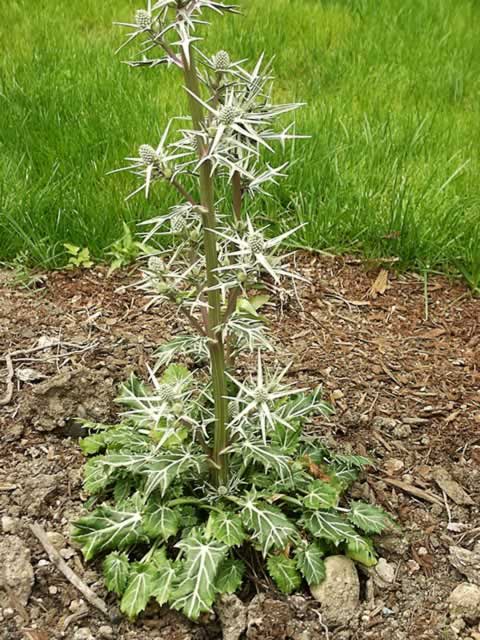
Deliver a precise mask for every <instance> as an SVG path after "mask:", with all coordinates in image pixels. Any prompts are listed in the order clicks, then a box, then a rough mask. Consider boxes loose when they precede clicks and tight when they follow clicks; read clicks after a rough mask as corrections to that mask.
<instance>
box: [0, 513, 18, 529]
mask: <svg viewBox="0 0 480 640" xmlns="http://www.w3.org/2000/svg"><path fill="white" fill-rule="evenodd" d="M16 528H17V526H16V522H15V520H14V519H13V518H10V516H2V531H3V533H15V530H16Z"/></svg>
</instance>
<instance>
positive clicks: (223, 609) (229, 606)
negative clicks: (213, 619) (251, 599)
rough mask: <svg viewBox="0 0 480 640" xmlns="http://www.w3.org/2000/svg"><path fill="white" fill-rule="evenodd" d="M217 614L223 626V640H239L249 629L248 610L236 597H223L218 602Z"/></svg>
mask: <svg viewBox="0 0 480 640" xmlns="http://www.w3.org/2000/svg"><path fill="white" fill-rule="evenodd" d="M216 609H217V613H218V617H219V618H220V622H221V624H222V633H223V640H239V638H240V636H241V635H242V634H243V632H244V631H245V629H246V628H247V609H246V607H245V605H244V604H243V602H242V601H241V600H240V598H237V596H235V595H227V594H225V595H223V596H221V597H220V598H219V599H218V602H217V606H216Z"/></svg>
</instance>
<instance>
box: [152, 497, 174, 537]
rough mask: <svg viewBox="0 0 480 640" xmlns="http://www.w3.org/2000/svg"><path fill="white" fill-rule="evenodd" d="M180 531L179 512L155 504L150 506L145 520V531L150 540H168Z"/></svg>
mask: <svg viewBox="0 0 480 640" xmlns="http://www.w3.org/2000/svg"><path fill="white" fill-rule="evenodd" d="M179 529H180V516H179V513H178V511H174V510H173V509H170V508H169V507H166V506H164V505H161V504H157V503H155V502H154V503H152V504H150V505H149V506H148V508H147V511H146V512H145V515H144V518H143V530H144V531H145V533H146V534H147V536H148V537H149V538H151V539H153V540H154V539H156V538H160V539H161V540H167V539H168V538H170V537H171V536H174V535H176V533H177V532H178V530H179Z"/></svg>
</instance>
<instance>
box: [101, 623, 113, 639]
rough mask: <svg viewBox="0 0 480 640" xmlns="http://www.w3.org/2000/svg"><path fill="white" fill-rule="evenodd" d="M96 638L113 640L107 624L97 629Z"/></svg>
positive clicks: (111, 631)
mask: <svg viewBox="0 0 480 640" xmlns="http://www.w3.org/2000/svg"><path fill="white" fill-rule="evenodd" d="M98 636H99V637H100V638H104V639H105V640H109V638H113V629H112V627H109V626H108V624H104V625H102V626H101V627H99V629H98Z"/></svg>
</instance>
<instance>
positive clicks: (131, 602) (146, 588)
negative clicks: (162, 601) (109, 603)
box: [120, 563, 156, 620]
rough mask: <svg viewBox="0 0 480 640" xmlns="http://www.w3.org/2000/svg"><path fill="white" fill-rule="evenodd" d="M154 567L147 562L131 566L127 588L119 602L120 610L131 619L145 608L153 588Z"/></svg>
mask: <svg viewBox="0 0 480 640" xmlns="http://www.w3.org/2000/svg"><path fill="white" fill-rule="evenodd" d="M155 577H156V571H155V568H154V567H152V566H150V565H148V564H141V563H136V564H134V565H133V566H132V570H131V576H130V579H129V581H128V585H127V588H126V589H125V593H124V594H123V597H122V600H121V602H120V611H121V612H122V613H124V614H125V615H126V616H128V617H129V618H130V619H131V620H133V619H134V618H136V617H137V616H138V614H139V613H141V612H142V611H144V610H145V608H146V606H147V604H148V602H149V600H150V598H151V597H152V595H153V591H154V588H155Z"/></svg>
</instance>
